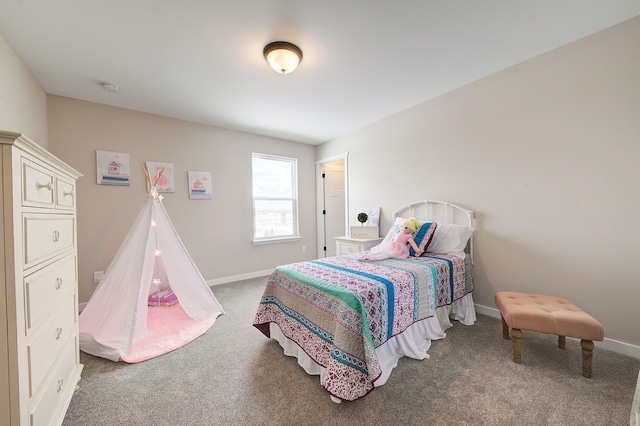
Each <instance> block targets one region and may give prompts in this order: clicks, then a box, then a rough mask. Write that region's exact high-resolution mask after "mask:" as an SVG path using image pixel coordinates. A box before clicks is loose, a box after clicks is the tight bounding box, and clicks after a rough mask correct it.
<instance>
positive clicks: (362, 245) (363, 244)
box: [336, 237, 383, 256]
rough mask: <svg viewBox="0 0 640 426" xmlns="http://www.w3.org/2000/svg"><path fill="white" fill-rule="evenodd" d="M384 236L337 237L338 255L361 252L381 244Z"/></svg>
mask: <svg viewBox="0 0 640 426" xmlns="http://www.w3.org/2000/svg"><path fill="white" fill-rule="evenodd" d="M382 240H383V238H351V237H336V255H337V256H340V255H341V254H349V253H359V252H361V251H365V250H369V249H370V248H371V247H373V246H375V245H378V244H380V241H382Z"/></svg>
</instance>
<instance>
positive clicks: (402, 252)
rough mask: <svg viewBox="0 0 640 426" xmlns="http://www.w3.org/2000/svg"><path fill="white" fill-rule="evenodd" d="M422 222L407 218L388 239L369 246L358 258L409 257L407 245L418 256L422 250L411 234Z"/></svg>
mask: <svg viewBox="0 0 640 426" xmlns="http://www.w3.org/2000/svg"><path fill="white" fill-rule="evenodd" d="M421 225H422V224H421V223H420V222H418V221H417V220H416V218H415V217H412V218H411V219H407V220H405V221H404V222H402V225H400V230H399V231H398V233H397V234H396V235H394V236H393V238H392V239H391V240H389V241H383V242H381V243H380V244H378V245H377V246H374V247H372V248H371V251H370V252H369V253H366V254H363V255H362V256H361V257H360V260H383V259H389V258H390V257H394V258H397V259H407V258H408V257H409V245H410V246H411V247H412V248H413V250H414V251H415V256H420V255H421V254H422V253H423V251H424V250H420V249H419V248H418V246H417V245H416V243H415V241H414V240H413V234H415V232H416V231H417V230H418V229H420V226H421Z"/></svg>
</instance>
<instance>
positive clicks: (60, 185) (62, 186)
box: [55, 175, 76, 209]
mask: <svg viewBox="0 0 640 426" xmlns="http://www.w3.org/2000/svg"><path fill="white" fill-rule="evenodd" d="M55 182H56V208H58V209H73V208H75V206H76V185H75V183H74V182H73V181H71V180H67V179H65V178H63V177H61V176H57V175H56V181H55Z"/></svg>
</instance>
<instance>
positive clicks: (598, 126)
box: [318, 18, 640, 349]
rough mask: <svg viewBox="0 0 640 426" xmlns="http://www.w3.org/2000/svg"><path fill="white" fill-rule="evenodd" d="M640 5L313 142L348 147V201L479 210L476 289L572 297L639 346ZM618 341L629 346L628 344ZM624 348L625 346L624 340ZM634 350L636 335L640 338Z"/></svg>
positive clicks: (324, 150)
mask: <svg viewBox="0 0 640 426" xmlns="http://www.w3.org/2000/svg"><path fill="white" fill-rule="evenodd" d="M639 52H640V18H635V19H633V20H631V21H627V22H625V23H622V24H620V25H618V26H615V27H613V28H610V29H608V30H606V31H603V32H601V33H598V34H595V35H593V36H591V37H588V38H585V39H582V40H580V41H578V42H575V43H573V44H570V45H568V46H565V47H563V48H560V49H557V50H555V51H552V52H550V53H547V54H545V55H542V56H539V57H537V58H534V59H532V60H529V61H527V62H524V63H522V64H519V65H517V66H514V67H512V68H509V69H507V70H505V71H503V72H500V73H497V74H495V75H492V76H489V77H487V78H484V79H482V80H480V81H477V82H475V83H473V84H470V85H468V86H466V87H463V88H460V89H458V90H456V91H454V92H452V93H449V94H446V95H443V96H441V97H439V98H437V99H435V100H433V101H430V102H426V103H424V104H421V105H418V106H416V107H414V108H411V109H409V110H407V111H404V112H402V113H399V114H397V115H394V116H391V117H388V118H386V119H383V120H381V121H379V122H377V123H375V124H372V125H370V126H367V127H365V128H363V129H361V130H359V131H356V132H353V133H352V134H349V135H346V136H344V137H341V138H339V139H337V140H334V141H331V142H329V143H326V144H324V145H322V146H320V147H319V148H318V158H325V157H330V156H331V155H335V154H338V153H342V152H344V151H349V193H350V207H351V209H354V208H355V207H356V206H362V205H365V206H366V205H381V206H382V228H383V230H384V231H386V230H387V229H388V227H389V225H390V217H391V213H392V211H393V210H394V209H395V208H397V207H399V206H401V205H403V204H405V203H408V202H410V201H413V200H419V199H426V198H432V199H442V200H448V201H451V202H455V203H459V204H461V205H463V206H465V207H468V208H470V209H473V210H475V211H476V215H477V240H476V241H477V245H476V248H477V251H476V254H477V258H476V265H475V271H474V276H475V291H474V299H475V301H476V302H477V303H478V304H480V305H484V306H486V307H490V308H495V305H494V302H493V297H494V293H495V292H497V291H500V290H514V291H523V292H540V293H548V294H553V295H557V296H562V297H566V298H568V299H570V300H572V301H574V302H575V303H576V304H577V305H578V306H580V307H582V308H583V309H585V310H587V311H588V312H590V313H591V314H592V315H593V316H595V317H596V318H597V319H598V320H600V321H601V322H602V323H603V324H604V327H605V337H606V338H607V339H613V340H617V341H620V342H624V343H627V344H630V345H635V346H636V348H635V349H638V348H637V346H638V345H640V328H638V327H637V325H638V324H640V309H638V306H639V305H638V304H639V303H640V269H639V268H638V266H637V265H638V261H639V260H640V244H639V242H640V226H638V214H639V212H640V124H639V121H638V120H639V117H640V53H639ZM623 346H624V345H623ZM618 349H620V348H618ZM632 349H633V348H632Z"/></svg>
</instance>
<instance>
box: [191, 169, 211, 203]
mask: <svg viewBox="0 0 640 426" xmlns="http://www.w3.org/2000/svg"><path fill="white" fill-rule="evenodd" d="M188 175H189V198H190V199H192V200H203V199H207V198H211V197H212V189H211V172H198V171H191V170H190V171H189V172H188Z"/></svg>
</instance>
